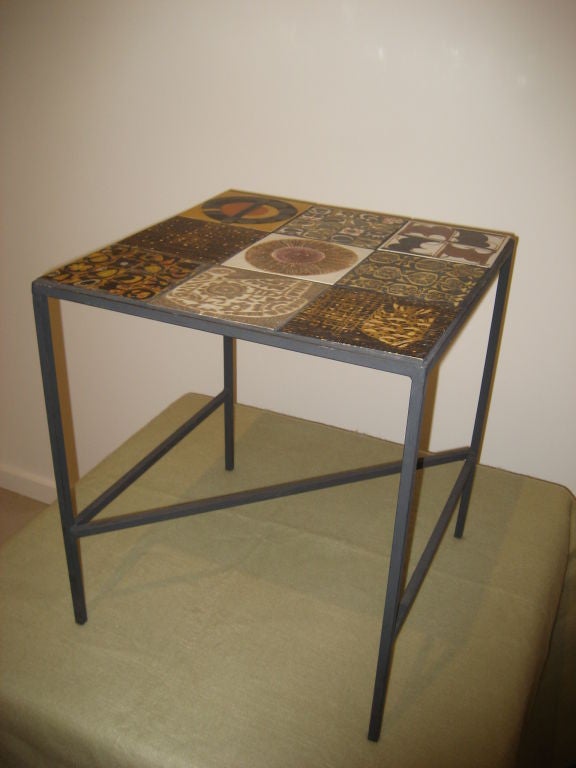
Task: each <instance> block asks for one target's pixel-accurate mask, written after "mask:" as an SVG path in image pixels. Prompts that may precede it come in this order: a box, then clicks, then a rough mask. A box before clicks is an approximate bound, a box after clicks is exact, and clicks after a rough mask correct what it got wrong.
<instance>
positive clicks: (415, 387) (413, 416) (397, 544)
mask: <svg viewBox="0 0 576 768" xmlns="http://www.w3.org/2000/svg"><path fill="white" fill-rule="evenodd" d="M426 378H427V377H426V372H425V371H424V370H422V371H420V372H419V373H418V374H417V375H416V376H414V378H413V379H412V385H411V388H410V402H409V405H408V418H407V424H406V439H405V441H404V454H403V457H402V471H401V474H400V487H399V490H398V500H397V505H396V518H395V522H394V535H393V539H392V552H391V555H390V567H389V571H388V585H387V588H386V602H385V604H384V617H383V620H382V631H381V635H380V650H379V653H378V664H377V668H376V679H375V682H374V695H373V698H372V712H371V715H370V727H369V730H368V738H369V739H370V740H371V741H378V739H379V738H380V730H381V728H382V717H383V713H384V703H385V700H386V692H387V689H388V680H389V676H390V665H391V661H392V650H393V647H394V640H395V637H396V624H397V619H398V608H399V605H400V599H401V597H402V589H403V582H404V577H405V567H406V554H407V552H406V550H407V544H408V530H409V523H410V512H411V508H412V498H413V495H414V483H415V479H416V468H417V462H418V447H419V441H420V431H421V428H422V413H423V406H424V397H425V392H426Z"/></svg>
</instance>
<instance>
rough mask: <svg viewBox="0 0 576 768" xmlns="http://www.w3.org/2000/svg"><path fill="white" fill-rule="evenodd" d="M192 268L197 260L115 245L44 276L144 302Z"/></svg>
mask: <svg viewBox="0 0 576 768" xmlns="http://www.w3.org/2000/svg"><path fill="white" fill-rule="evenodd" d="M196 269H198V263H197V262H195V261H192V260H191V259H185V258H180V257H175V256H165V255H162V254H160V253H151V252H148V251H144V250H142V249H140V248H135V247H131V246H128V245H119V244H116V245H111V246H107V247H106V248H102V249H101V250H100V251H96V252H94V253H92V254H90V255H89V256H85V257H83V258H81V259H78V260H77V261H73V262H72V263H70V264H66V265H65V266H63V267H60V268H59V269H55V270H53V271H52V272H49V273H48V274H47V275H46V277H47V278H49V279H50V280H55V281H56V282H58V283H63V284H66V285H72V286H76V287H78V288H90V289H93V290H99V291H104V292H106V293H112V294H114V295H115V296H124V297H125V298H127V299H139V300H141V301H145V300H147V299H150V298H152V297H153V296H155V295H156V294H158V293H160V292H161V291H165V290H166V289H168V288H170V287H171V286H173V285H176V284H177V283H179V282H180V281H182V280H185V279H186V278H187V277H190V276H191V275H192V274H193V273H194V272H195V271H196Z"/></svg>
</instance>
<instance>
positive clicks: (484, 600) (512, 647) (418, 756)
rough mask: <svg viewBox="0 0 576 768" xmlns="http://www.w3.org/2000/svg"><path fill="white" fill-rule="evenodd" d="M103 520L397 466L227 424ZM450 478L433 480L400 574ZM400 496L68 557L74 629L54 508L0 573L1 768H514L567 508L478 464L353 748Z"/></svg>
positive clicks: (124, 453)
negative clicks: (374, 724) (227, 431)
mask: <svg viewBox="0 0 576 768" xmlns="http://www.w3.org/2000/svg"><path fill="white" fill-rule="evenodd" d="M206 400H207V398H204V397H201V396H197V395H189V396H186V397H183V398H182V399H180V400H179V401H177V402H176V403H175V404H174V405H172V406H171V407H170V408H168V409H167V410H166V411H165V412H164V413H163V414H161V415H160V416H159V417H158V418H157V419H155V420H154V421H153V422H151V423H150V424H149V425H147V426H146V427H144V429H142V430H141V431H140V432H139V433H138V434H137V435H135V436H134V437H133V438H132V439H131V440H129V441H128V442H127V443H126V444H125V445H123V446H122V447H121V448H119V449H118V450H117V451H115V452H114V453H113V454H112V455H111V456H109V457H108V458H107V459H106V460H105V461H103V462H102V463H101V464H100V465H99V466H98V467H97V468H96V469H94V470H93V471H92V472H90V473H89V474H88V475H87V476H86V478H84V479H83V480H82V481H81V483H80V484H79V486H78V488H77V495H78V498H79V502H80V505H83V504H85V503H87V502H88V501H89V500H90V499H91V498H94V497H95V496H96V495H97V493H98V492H99V490H101V489H103V488H105V487H106V486H107V485H109V484H110V483H111V481H113V480H114V478H115V477H117V476H119V475H120V474H121V473H122V472H123V471H124V470H125V469H127V468H129V467H130V466H131V465H132V464H134V462H135V461H136V460H137V459H138V457H139V456H140V455H142V454H144V453H145V452H146V451H147V450H148V449H150V448H151V447H153V446H154V445H156V444H157V443H158V442H159V440H161V439H162V437H163V435H167V434H169V433H170V432H171V431H172V430H173V429H174V428H175V427H176V426H178V424H179V423H181V422H182V421H184V420H185V419H186V418H187V417H188V416H189V415H190V414H191V413H193V412H194V411H195V410H197V409H198V407H199V406H200V405H201V404H202V403H203V402H205V401H206ZM221 418H222V417H221V415H218V414H215V415H214V416H212V417H210V419H208V420H207V421H206V422H204V423H203V424H202V425H201V426H200V427H199V428H198V430H197V431H196V432H194V433H193V434H192V435H190V436H189V437H187V438H186V439H185V440H184V441H183V442H182V443H181V444H179V445H178V446H177V447H176V448H174V449H173V450H172V451H171V452H170V453H169V454H168V455H167V456H166V457H165V458H163V459H162V460H161V461H160V462H159V463H158V464H157V465H156V466H155V467H153V468H152V469H151V470H149V471H148V472H147V473H146V474H145V475H144V476H143V477H142V478H140V480H138V482H137V483H136V484H135V485H134V486H132V487H131V488H130V489H129V490H128V491H126V492H125V493H124V494H123V495H122V496H121V497H119V498H118V499H117V500H116V501H115V502H114V503H113V504H112V506H111V507H110V508H109V510H107V511H106V512H105V513H103V514H112V513H117V512H119V511H130V510H136V509H139V508H145V507H148V506H151V505H163V504H172V503H175V502H177V501H178V500H184V499H188V498H191V497H201V496H208V495H211V494H214V493H218V492H227V491H231V490H236V489H239V488H244V487H246V488H248V487H254V486H258V485H267V484H269V483H273V482H281V481H283V480H289V479H292V478H295V477H302V476H306V475H312V474H317V473H322V472H331V471H336V470H338V469H342V468H350V467H351V466H355V465H358V466H362V465H365V464H369V463H375V462H380V461H386V460H390V459H394V458H395V457H399V456H400V455H401V446H398V445H395V444H392V443H388V442H384V441H381V440H378V439H376V438H372V437H367V436H363V435H359V434H356V433H351V432H346V431H343V430H339V429H335V428H332V427H328V426H323V425H319V424H313V423H309V422H305V421H301V420H298V419H294V418H291V417H287V416H282V415H277V414H272V413H268V412H264V411H261V410H258V409H255V408H249V407H244V406H238V407H237V416H236V418H237V432H236V469H235V470H234V471H233V472H226V471H225V469H224V467H223V460H222V452H223V445H222V442H223V440H222V425H221ZM457 471H458V466H456V465H447V466H439V467H434V468H430V469H427V470H425V471H424V472H423V473H422V476H421V477H422V479H421V483H419V488H418V505H417V510H416V514H415V525H414V528H413V532H412V553H413V557H412V563H413V562H415V561H416V559H417V556H418V554H419V552H420V550H421V547H422V545H423V542H425V541H426V540H427V537H428V534H429V532H430V528H431V526H433V525H434V523H435V521H436V518H437V516H438V513H439V511H440V506H441V505H442V504H443V502H444V499H445V496H446V493H447V489H448V490H449V489H450V487H451V485H452V482H453V480H454V477H455V473H457ZM397 482H398V478H397V476H394V477H388V478H379V479H375V480H369V481H365V482H362V483H357V484H355V485H351V486H344V487H340V488H331V489H327V490H322V491H316V492H314V493H308V494H303V495H298V496H293V497H289V498H284V499H278V500H272V501H266V502H261V503H258V504H252V505H249V506H244V507H240V508H236V509H232V510H223V511H216V512H210V513H209V514H203V515H198V516H197V517H193V518H187V519H182V520H175V521H172V522H165V523H163V524H162V525H150V526H145V527H141V528H137V529H129V530H125V531H120V532H115V533H109V534H104V535H102V536H98V537H92V538H89V539H86V540H85V541H84V542H83V567H84V574H85V584H86V591H87V605H88V616H89V619H88V622H87V624H86V625H84V626H77V625H76V624H75V622H74V617H73V613H72V607H71V602H70V594H69V588H68V583H67V572H66V564H65V558H64V552H63V547H62V541H61V534H60V524H59V516H58V511H57V508H56V506H55V505H54V506H52V507H50V508H49V509H48V510H47V511H46V512H45V513H43V514H42V515H40V517H38V518H37V519H36V520H35V521H34V522H33V523H31V524H30V525H29V526H28V527H26V528H25V529H24V530H23V531H22V532H21V533H20V534H19V535H18V536H16V537H14V538H13V539H11V540H10V541H9V542H8V543H7V544H6V546H5V547H4V548H3V550H2V551H1V552H0V567H1V572H0V573H1V575H0V584H1V590H2V596H1V600H0V668H1V676H0V765H2V766H18V767H19V768H21V767H22V766H34V767H38V766H50V767H55V766H58V767H62V768H64V767H68V766H70V768H84V767H87V766H93V767H94V768H96V766H98V767H99V768H115V767H116V766H118V767H120V766H122V767H125V766H131V767H133V768H152V767H154V768H328V767H330V768H360V767H362V768H375V767H376V766H378V768H380V767H384V766H386V768H388V767H390V768H395V767H398V768H411V767H412V766H414V767H418V768H420V767H422V768H424V766H426V768H435V767H436V766H438V768H440V767H441V768H450V767H451V766H454V767H456V766H457V767H458V768H467V767H468V766H487V767H490V768H497V767H498V766H513V765H515V761H516V755H517V750H518V746H519V740H520V735H521V732H522V728H523V723H524V722H525V718H526V715H527V712H528V710H529V707H530V703H531V701H532V698H533V695H534V692H535V690H536V687H537V685H538V681H539V679H540V674H541V671H542V668H543V665H544V662H545V660H546V656H547V652H548V646H549V643H550V637H551V632H552V628H553V624H554V621H555V617H556V611H557V608H558V603H559V598H560V594H561V590H562V585H563V580H564V575H565V572H566V565H567V557H568V547H569V522H570V506H571V503H572V497H571V496H570V494H569V493H568V492H567V491H565V490H564V489H562V488H560V487H558V486H555V485H553V484H550V483H545V482H542V481H537V480H533V479H530V478H526V477H523V476H519V475H515V474H512V473H509V472H505V471H501V470H497V469H490V468H487V467H483V466H481V467H479V470H478V474H477V479H476V483H475V488H474V493H473V498H472V504H471V508H470V513H469V518H468V523H467V527H466V531H465V535H464V537H463V538H462V539H461V540H457V539H455V538H453V537H452V536H451V535H450V533H447V534H446V536H445V538H444V541H443V542H442V544H441V547H440V549H439V551H438V554H437V556H436V559H435V560H434V562H433V564H432V567H431V570H430V572H429V574H428V576H427V578H426V580H425V581H424V584H423V586H422V589H421V591H420V594H419V595H418V597H417V599H416V602H415V604H414V608H413V610H412V611H411V613H410V615H409V616H408V618H407V620H406V623H405V625H404V627H403V628H402V630H401V633H400V635H399V638H398V642H397V645H396V650H395V655H394V659H393V666H392V674H391V682H390V690H389V697H388V702H387V706H386V711H385V716H384V724H383V729H382V736H381V739H380V741H379V742H378V743H373V742H369V741H368V740H367V739H366V729H367V721H368V715H369V711H370V703H371V695H372V684H373V676H374V669H375V663H376V655H377V645H378V639H379V632H380V621H381V616H382V606H383V601H384V594H385V587H386V575H387V567H388V554H389V549H390V540H391V529H392V522H393V514H394V503H395V498H396V489H397Z"/></svg>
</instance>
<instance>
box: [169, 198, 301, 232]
mask: <svg viewBox="0 0 576 768" xmlns="http://www.w3.org/2000/svg"><path fill="white" fill-rule="evenodd" d="M309 206H310V203H302V202H298V201H296V200H287V199H284V198H279V197H272V196H270V195H255V194H252V193H250V192H238V191H236V190H230V191H228V192H225V193H224V194H222V195H218V196H217V197H213V198H212V199H211V200H207V201H206V202H205V203H202V204H201V205H197V206H195V207H194V208H190V209H189V210H187V211H184V212H183V213H181V214H180V215H181V216H186V217H189V218H193V219H200V220H203V221H217V222H220V223H222V224H234V225H236V226H247V227H250V228H251V229H259V230H263V231H265V232H273V231H274V230H275V229H277V228H278V227H279V226H281V225H282V224H284V223H286V222H287V221H289V220H290V219H291V218H293V217H294V216H296V215H297V214H298V213H301V212H302V211H304V210H306V209H307V208H309Z"/></svg>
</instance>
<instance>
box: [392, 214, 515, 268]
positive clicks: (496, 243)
mask: <svg viewBox="0 0 576 768" xmlns="http://www.w3.org/2000/svg"><path fill="white" fill-rule="evenodd" d="M507 242H508V236H507V235H505V234H503V233H499V232H484V231H481V230H475V229H463V228H460V227H453V226H450V225H447V224H435V223H432V222H425V221H410V222H408V223H407V224H406V225H405V226H404V227H402V229H400V230H399V231H398V232H397V233H396V234H395V235H393V236H392V237H391V238H389V239H388V240H387V241H386V242H385V243H383V244H382V245H381V246H380V250H388V251H395V252H397V253H407V254H414V255H418V256H427V257H429V258H434V259H446V260H447V261H459V262H462V263H464V264H474V265H476V266H478V267H490V266H491V265H492V264H493V263H494V262H495V260H496V258H497V256H498V255H499V254H500V253H501V251H502V249H503V248H504V246H505V245H506V243H507Z"/></svg>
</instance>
